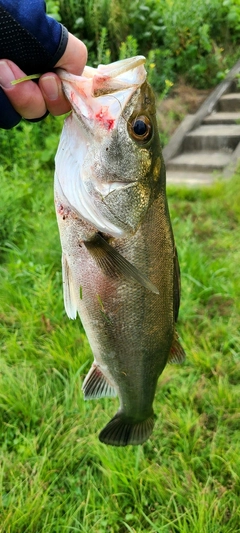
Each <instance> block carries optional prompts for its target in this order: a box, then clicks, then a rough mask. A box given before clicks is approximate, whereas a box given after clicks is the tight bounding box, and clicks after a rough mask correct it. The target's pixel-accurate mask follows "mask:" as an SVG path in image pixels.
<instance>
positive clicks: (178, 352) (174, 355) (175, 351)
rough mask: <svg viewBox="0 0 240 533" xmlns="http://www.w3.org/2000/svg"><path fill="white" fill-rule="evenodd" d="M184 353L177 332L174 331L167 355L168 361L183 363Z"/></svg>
mask: <svg viewBox="0 0 240 533" xmlns="http://www.w3.org/2000/svg"><path fill="white" fill-rule="evenodd" d="M185 357H186V354H185V351H184V349H183V347H182V346H181V344H180V342H179V337H178V333H177V332H176V330H175V332H174V337H173V343H172V346H171V350H170V353H169V357H168V363H183V361H184V360H185Z"/></svg>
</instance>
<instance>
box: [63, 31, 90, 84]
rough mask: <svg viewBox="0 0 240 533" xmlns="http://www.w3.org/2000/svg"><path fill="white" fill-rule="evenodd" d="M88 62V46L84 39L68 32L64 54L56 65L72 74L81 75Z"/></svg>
mask: <svg viewBox="0 0 240 533" xmlns="http://www.w3.org/2000/svg"><path fill="white" fill-rule="evenodd" d="M86 62H87V48H86V46H85V44H84V43H83V42H82V41H79V39H77V37H74V35H72V34H71V33H68V43H67V47H66V50H65V52H64V54H63V55H62V57H61V59H59V61H58V63H57V64H56V65H55V67H61V68H63V69H65V70H67V72H70V73H71V74H76V75H77V76H80V75H81V74H82V71H83V69H84V67H85V65H86Z"/></svg>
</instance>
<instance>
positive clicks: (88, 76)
mask: <svg viewBox="0 0 240 533" xmlns="http://www.w3.org/2000/svg"><path fill="white" fill-rule="evenodd" d="M145 61H146V59H145V57H144V56H135V57H132V58H128V59H123V60H122V61H117V62H114V63H110V65H98V67H97V68H92V67H88V66H87V67H85V69H84V71H83V73H82V75H81V76H75V75H73V74H70V73H68V72H66V71H65V70H63V69H57V70H56V72H57V74H58V76H59V77H60V79H61V81H62V86H63V92H64V94H65V96H66V98H67V100H68V101H69V103H70V105H71V107H72V109H73V112H74V114H75V115H76V116H77V118H78V120H79V121H80V122H81V123H83V124H84V127H85V128H87V129H88V130H90V131H92V133H93V134H96V126H97V127H99V128H100V129H101V130H105V131H111V130H112V129H113V128H114V127H115V124H116V121H117V120H118V118H119V116H120V115H121V114H122V111H123V109H124V107H125V106H126V104H127V103H128V102H129V100H130V98H131V96H132V95H133V93H134V92H135V91H136V89H137V88H138V87H140V86H141V85H142V84H143V83H144V82H145V80H146V75H147V73H146V70H145V68H144V63H145Z"/></svg>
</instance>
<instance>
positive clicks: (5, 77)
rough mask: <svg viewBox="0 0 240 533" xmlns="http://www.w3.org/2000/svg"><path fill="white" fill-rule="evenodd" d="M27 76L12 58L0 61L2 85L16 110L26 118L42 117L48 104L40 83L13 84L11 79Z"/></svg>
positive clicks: (0, 82) (0, 81)
mask: <svg viewBox="0 0 240 533" xmlns="http://www.w3.org/2000/svg"><path fill="white" fill-rule="evenodd" d="M22 76H25V73H24V72H23V71H22V70H21V69H20V68H18V66H17V65H15V63H13V62H12V61H10V60H7V59H5V60H1V61H0V85H1V86H2V88H3V90H4V92H5V94H6V95H7V97H8V99H9V101H10V102H11V104H12V105H13V107H14V108H15V110H16V111H17V112H18V113H19V114H20V115H21V116H22V117H24V118H28V119H29V118H30V119H31V118H40V117H42V116H43V115H44V114H45V113H46V110H47V108H46V104H45V101H44V98H43V95H42V93H41V90H40V89H39V87H38V85H37V84H36V83H34V82H33V81H26V82H24V83H19V84H17V85H11V81H13V80H16V79H18V78H21V77H22Z"/></svg>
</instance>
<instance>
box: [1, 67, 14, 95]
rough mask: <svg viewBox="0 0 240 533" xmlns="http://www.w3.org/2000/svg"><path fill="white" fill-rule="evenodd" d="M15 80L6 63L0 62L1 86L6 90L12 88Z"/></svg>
mask: <svg viewBox="0 0 240 533" xmlns="http://www.w3.org/2000/svg"><path fill="white" fill-rule="evenodd" d="M13 80H15V76H14V74H13V72H12V70H11V69H10V67H9V65H8V64H7V62H6V61H0V85H1V86H2V87H4V89H9V88H10V87H12V85H11V81H13Z"/></svg>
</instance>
